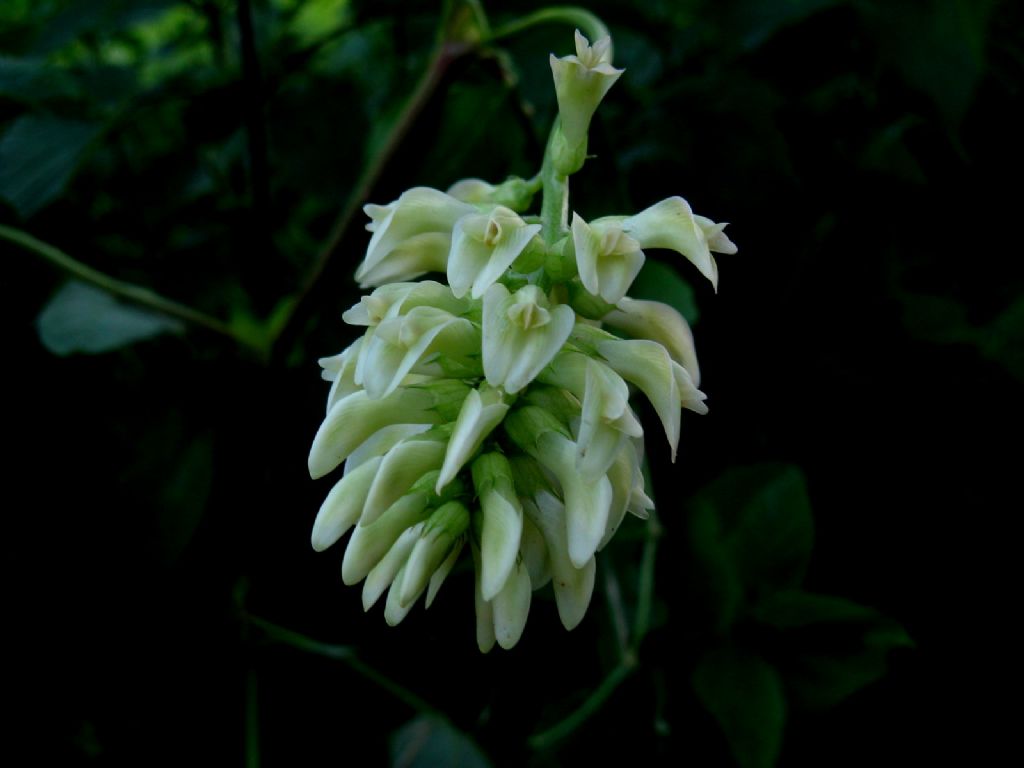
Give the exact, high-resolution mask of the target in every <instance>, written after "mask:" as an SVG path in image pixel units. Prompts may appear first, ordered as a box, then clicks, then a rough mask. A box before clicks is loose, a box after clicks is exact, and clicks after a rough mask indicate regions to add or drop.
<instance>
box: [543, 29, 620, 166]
mask: <svg viewBox="0 0 1024 768" xmlns="http://www.w3.org/2000/svg"><path fill="white" fill-rule="evenodd" d="M576 34H577V37H576V55H575V56H564V57H562V58H560V59H559V58H556V57H555V56H554V55H552V56H551V59H550V61H551V73H552V75H553V76H554V80H555V95H556V97H557V99H558V113H559V116H560V117H561V122H562V131H563V132H564V133H565V137H566V139H567V141H568V142H569V144H570V146H574V145H576V144H579V143H581V142H583V141H585V140H586V138H587V130H588V128H589V127H590V120H591V118H592V117H593V115H594V112H595V111H596V110H597V106H598V104H600V103H601V99H603V98H604V96H605V94H606V93H608V89H609V88H611V87H612V85H614V84H615V81H616V80H618V79H619V76H620V75H621V74H622V73H623V71H624V70H621V69H615V68H614V67H612V66H611V60H610V56H611V48H610V45H605V44H604V41H603V40H601V41H598V42H597V43H595V44H594V46H590V45H589V44H588V43H587V41H586V38H584V37H583V36H582V35H581V34H580V33H579V31H578V30H577V32H576Z"/></svg>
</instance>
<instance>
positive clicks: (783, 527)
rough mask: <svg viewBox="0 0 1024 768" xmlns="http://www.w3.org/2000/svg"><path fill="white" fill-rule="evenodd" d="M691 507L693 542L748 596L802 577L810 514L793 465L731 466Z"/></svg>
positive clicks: (811, 525)
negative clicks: (731, 574) (695, 533)
mask: <svg viewBox="0 0 1024 768" xmlns="http://www.w3.org/2000/svg"><path fill="white" fill-rule="evenodd" d="M694 507H695V517H694V520H693V528H694V530H695V531H696V532H697V533H699V534H700V535H699V536H695V537H694V546H695V547H698V548H700V547H704V548H705V550H706V551H705V552H704V553H703V556H704V557H705V558H706V559H708V560H716V559H717V560H719V561H720V562H719V566H718V567H719V568H721V569H725V570H726V571H729V570H731V571H732V572H733V573H735V577H736V579H737V581H738V583H739V584H741V585H742V586H743V587H744V589H745V591H746V593H747V594H748V596H749V598H750V599H751V602H753V603H756V602H757V600H758V599H759V598H760V597H762V596H765V595H770V594H772V593H773V592H775V591H778V590H780V589H786V588H790V587H795V586H798V585H799V584H800V583H801V582H802V581H803V577H804V573H805V571H806V569H807V563H808V560H809V559H810V555H811V548H812V546H813V544H814V520H813V517H812V515H811V505H810V499H809V498H808V495H807V487H806V483H805V481H804V477H803V473H801V471H800V470H799V469H798V468H797V467H794V466H791V465H785V464H763V465H756V466H752V467H741V468H736V469H731V470H729V471H728V472H726V473H724V474H723V475H721V476H720V477H719V478H718V479H717V480H715V481H714V482H712V483H711V484H710V485H708V486H707V487H706V488H704V489H703V490H702V491H700V492H699V493H698V494H697V496H696V498H695V499H694ZM702 517H704V518H705V519H704V520H701V518H702ZM708 518H711V519H708ZM712 519H713V520H712ZM698 554H701V553H698Z"/></svg>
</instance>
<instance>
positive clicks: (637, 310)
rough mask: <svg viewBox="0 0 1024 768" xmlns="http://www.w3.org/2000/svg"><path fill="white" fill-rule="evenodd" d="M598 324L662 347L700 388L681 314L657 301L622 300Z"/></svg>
mask: <svg viewBox="0 0 1024 768" xmlns="http://www.w3.org/2000/svg"><path fill="white" fill-rule="evenodd" d="M601 322H602V323H604V324H605V325H607V326H609V327H611V328H616V329H618V330H620V331H624V332H625V333H627V334H629V335H630V336H632V337H633V338H635V339H649V340H651V341H656V342H658V343H659V344H661V345H662V346H663V347H665V349H667V350H668V353H669V355H671V356H672V359H673V360H675V361H676V362H677V363H679V364H680V365H682V366H683V367H684V368H685V369H686V371H687V373H689V374H690V379H691V380H692V381H693V383H694V384H695V385H696V386H700V366H699V364H698V363H697V350H696V348H695V347H694V343H693V332H692V331H691V330H690V325H689V323H687V322H686V318H684V317H683V316H682V315H681V314H679V313H678V312H677V311H676V310H675V309H674V308H673V307H670V306H669V305H668V304H663V303H661V302H660V301H641V300H638V299H630V298H624V299H622V300H621V301H619V303H618V309H616V310H613V311H612V312H609V313H608V314H607V315H605V316H604V317H603V318H602V319H601Z"/></svg>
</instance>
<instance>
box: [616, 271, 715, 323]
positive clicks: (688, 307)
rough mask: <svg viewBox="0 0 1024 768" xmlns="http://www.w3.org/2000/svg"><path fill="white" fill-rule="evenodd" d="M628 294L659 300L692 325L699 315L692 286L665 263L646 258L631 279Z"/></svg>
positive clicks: (633, 296)
mask: <svg viewBox="0 0 1024 768" xmlns="http://www.w3.org/2000/svg"><path fill="white" fill-rule="evenodd" d="M629 295H630V297H631V298H634V299H647V300H648V301H660V302H661V303H663V304H668V305H669V306H670V307H673V308H675V310H676V311H677V312H678V313H679V314H681V315H682V316H683V317H685V318H686V321H687V322H688V323H689V324H690V325H693V324H694V323H696V322H697V319H698V318H699V317H700V312H699V311H698V310H697V302H696V301H695V300H694V297H693V288H691V287H690V284H689V283H688V282H686V280H684V279H683V278H682V277H680V276H679V273H678V272H676V271H675V270H674V269H672V267H670V266H668V265H667V264H662V263H661V262H660V261H654V260H652V259H648V260H647V261H646V262H645V263H644V266H643V269H641V270H640V274H639V275H637V277H636V280H634V281H633V287H632V288H630V289H629Z"/></svg>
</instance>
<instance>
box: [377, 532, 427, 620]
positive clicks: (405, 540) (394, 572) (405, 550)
mask: <svg viewBox="0 0 1024 768" xmlns="http://www.w3.org/2000/svg"><path fill="white" fill-rule="evenodd" d="M423 525H424V524H423V523H418V524H416V525H414V526H413V527H412V528H406V529H405V530H404V531H402V534H401V535H400V536H399V537H398V540H397V541H396V542H395V543H394V544H392V545H391V549H389V550H388V552H387V554H386V555H384V557H383V558H382V559H381V561H380V562H379V563H377V564H376V565H375V566H373V568H372V569H371V571H370V572H369V573H368V574H366V581H364V582H363V610H364V611H368V610H370V609H371V608H372V607H373V606H374V604H375V603H376V602H377V601H378V600H379V599H380V596H381V595H383V594H384V590H386V589H387V588H388V587H390V586H391V584H392V583H393V582H394V580H395V577H397V576H398V572H399V571H400V570H401V569H402V567H403V566H404V565H405V562H406V560H408V559H409V553H410V552H412V548H413V545H414V544H415V543H416V540H417V539H419V537H420V533H421V532H422V530H423Z"/></svg>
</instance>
